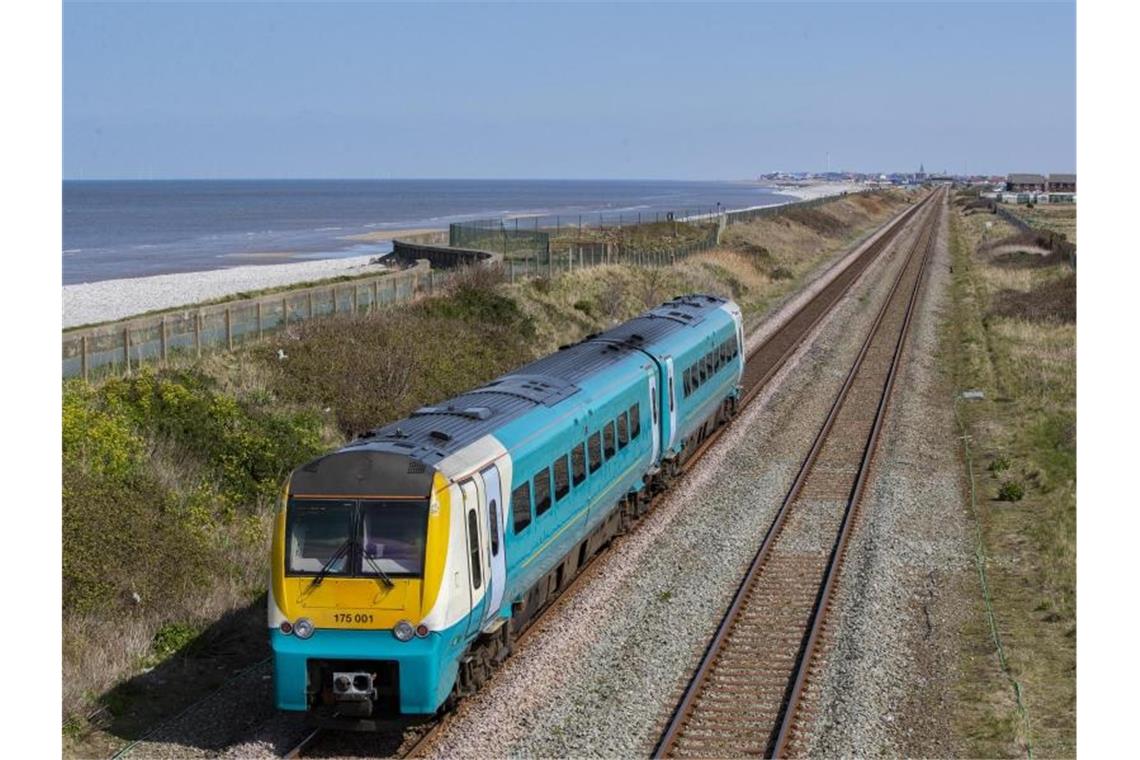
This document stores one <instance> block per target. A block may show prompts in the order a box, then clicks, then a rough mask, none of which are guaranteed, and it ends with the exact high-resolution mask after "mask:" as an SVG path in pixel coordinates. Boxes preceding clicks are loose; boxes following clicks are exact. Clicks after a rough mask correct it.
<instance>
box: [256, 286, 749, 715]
mask: <svg viewBox="0 0 1140 760" xmlns="http://www.w3.org/2000/svg"><path fill="white" fill-rule="evenodd" d="M743 346H744V332H743V325H742V320H741V314H740V309H739V307H738V306H737V305H736V304H735V303H733V302H732V301H728V300H725V299H723V298H719V297H716V296H707V295H690V296H683V297H679V298H676V299H674V300H672V301H669V302H667V303H665V304H663V305H662V306H660V307H657V308H655V309H652V310H650V311H648V312H646V313H644V314H642V315H641V316H639V317H637V318H635V319H632V320H630V321H629V322H626V323H624V324H622V325H619V326H617V327H615V328H613V329H611V330H608V331H606V332H603V333H600V334H596V335H592V336H589V337H588V338H586V339H585V340H583V341H581V342H580V343H576V344H574V345H571V346H565V347H563V348H562V349H560V350H559V351H557V352H556V353H553V354H551V355H549V356H546V357H544V358H542V359H539V360H537V361H535V362H532V363H531V364H528V365H526V366H524V367H522V368H520V369H518V370H516V371H514V372H511V373H510V374H507V375H504V376H502V377H500V378H498V379H496V380H493V381H491V382H489V383H487V384H486V385H483V386H481V387H478V388H475V389H473V390H471V391H468V392H466V393H464V394H462V395H460V396H457V397H455V398H453V399H450V400H448V401H444V402H442V403H439V404H436V405H434V406H427V407H423V408H421V409H418V410H416V411H415V412H413V413H412V414H411V416H409V417H408V418H406V419H403V420H400V421H398V422H394V423H392V424H390V425H387V426H385V427H382V428H379V429H377V430H374V431H372V432H370V433H368V434H366V435H365V436H363V437H361V438H360V439H358V440H356V441H354V442H353V443H351V444H349V445H347V446H345V447H343V448H341V449H339V450H337V451H335V452H333V453H331V454H328V455H326V456H323V457H320V458H318V459H315V460H313V461H311V462H309V463H308V464H305V465H304V466H302V467H300V468H298V469H297V470H296V471H294V472H293V473H292V475H291V477H290V479H289V482H288V484H287V486H286V489H285V494H284V497H283V500H282V503H281V505H280V508H279V509H278V512H277V515H276V520H275V525H274V532H273V548H272V569H273V572H272V587H271V588H270V591H269V603H268V606H269V628H270V638H271V643H272V647H273V653H274V671H275V690H276V701H277V706H278V708H280V709H282V710H292V711H298V712H305V713H307V714H308V715H309V716H310V717H311V718H312V719H313V720H315V721H316V722H317V723H323V724H325V725H336V726H344V727H353V728H368V727H370V726H373V725H375V721H376V720H377V719H382V718H390V717H393V716H395V715H401V714H402V715H413V714H431V713H434V712H436V711H437V710H438V709H439V708H440V707H441V706H442V705H444V704H445V703H446V702H448V701H449V700H453V699H455V698H458V697H462V696H464V695H466V694H469V693H471V692H472V691H474V690H475V689H477V688H478V687H479V686H480V685H481V684H482V682H483V681H484V680H485V679H486V678H487V676H488V675H489V673H490V671H491V670H492V669H493V667H494V666H495V665H497V664H498V663H500V662H501V661H502V660H503V659H504V658H505V657H506V656H507V655H508V654H509V653H510V649H511V645H512V642H513V640H514V637H515V636H516V635H517V634H518V632H519V631H521V630H522V628H524V627H525V625H526V624H527V622H528V621H529V620H530V619H531V618H532V617H533V616H534V615H535V614H536V612H538V611H539V610H541V609H542V608H543V607H544V606H545V604H546V603H547V602H548V601H550V600H552V599H553V598H554V597H555V596H557V594H558V593H559V592H560V591H561V589H562V588H563V587H565V585H566V584H567V583H568V582H569V581H570V579H571V578H573V577H574V575H575V574H577V573H578V571H579V570H580V569H581V568H582V566H584V565H585V564H586V562H587V561H588V560H589V559H590V558H591V557H592V556H593V555H594V554H595V553H596V552H597V551H598V550H599V549H601V548H602V547H603V546H604V545H605V544H607V543H608V542H609V541H610V539H611V538H613V537H614V536H615V535H617V534H619V533H621V532H622V531H623V530H624V529H625V528H626V527H627V526H628V525H629V523H630V521H631V520H632V519H634V518H635V517H636V516H638V515H639V514H641V512H642V511H644V510H645V509H646V508H647V505H648V504H649V501H650V495H651V494H652V493H654V492H656V491H659V490H661V489H663V488H665V487H667V486H668V483H669V481H670V479H671V478H672V477H673V476H674V475H675V474H676V473H677V472H678V466H679V464H681V463H682V462H683V461H684V459H685V457H687V456H688V455H690V454H691V453H692V451H693V450H694V449H695V448H696V446H697V444H699V443H700V442H701V441H702V440H703V439H704V438H705V437H706V436H707V435H708V434H709V433H711V432H712V430H713V429H714V428H716V427H717V426H718V425H720V424H721V423H723V422H724V421H725V420H727V419H728V418H729V417H730V416H731V415H732V414H733V413H734V412H735V409H736V404H737V399H738V396H739V393H740V379H741V375H742V373H743V368H744V357H743V355H742V351H743Z"/></svg>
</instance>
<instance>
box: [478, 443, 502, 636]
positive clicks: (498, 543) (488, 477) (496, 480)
mask: <svg viewBox="0 0 1140 760" xmlns="http://www.w3.org/2000/svg"><path fill="white" fill-rule="evenodd" d="M479 475H480V477H481V478H482V480H483V493H485V494H486V500H487V526H486V527H487V537H488V538H487V540H488V542H489V544H490V546H489V547H488V551H487V552H486V553H487V554H488V555H489V556H490V563H489V564H490V568H491V576H490V578H489V579H488V593H489V595H490V601H489V602H488V604H487V609H486V611H485V612H484V614H483V621H484V623H490V622H492V621H494V619H495V616H496V615H497V614H498V613H499V608H500V607H502V606H503V592H504V590H505V589H506V586H507V555H506V551H505V547H504V545H503V525H504V522H503V519H504V516H505V511H506V510H505V508H504V504H503V502H504V501H505V500H504V499H503V486H502V479H501V478H500V477H499V468H498V467H496V466H495V465H491V466H490V467H488V468H487V469H485V470H483V471H482V472H480V473H479Z"/></svg>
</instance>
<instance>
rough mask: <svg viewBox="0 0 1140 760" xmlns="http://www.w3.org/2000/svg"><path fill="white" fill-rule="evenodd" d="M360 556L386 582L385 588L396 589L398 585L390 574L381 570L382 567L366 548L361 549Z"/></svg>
mask: <svg viewBox="0 0 1140 760" xmlns="http://www.w3.org/2000/svg"><path fill="white" fill-rule="evenodd" d="M360 556H361V557H364V559H365V560H366V561H367V562H368V564H369V566H370V567H371V568H372V569H373V570H375V571H376V575H378V576H379V577H380V580H382V581H384V585H385V586H387V587H388V588H395V587H396V583H395V582H394V581H393V580H392V577H391V576H390V575H388V573H386V572H384V570H383V569H381V567H380V565H379V564H378V563H377V562H376V560H374V559H373V558H372V557H371V556H370V555H369V554H368V551H367V550H366V549H365V548H364V546H363V545H362V546H361V547H360Z"/></svg>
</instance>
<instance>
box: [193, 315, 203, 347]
mask: <svg viewBox="0 0 1140 760" xmlns="http://www.w3.org/2000/svg"><path fill="white" fill-rule="evenodd" d="M194 354H195V355H196V356H198V357H201V356H202V312H201V311H196V312H194Z"/></svg>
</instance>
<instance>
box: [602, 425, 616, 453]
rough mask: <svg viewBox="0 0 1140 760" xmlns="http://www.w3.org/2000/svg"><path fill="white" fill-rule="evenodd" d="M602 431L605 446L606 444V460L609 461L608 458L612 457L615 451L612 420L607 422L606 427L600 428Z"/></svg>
mask: <svg viewBox="0 0 1140 760" xmlns="http://www.w3.org/2000/svg"><path fill="white" fill-rule="evenodd" d="M602 431H603V433H604V438H605V444H606V445H605V454H606V459H609V458H610V457H612V456H613V455H614V452H615V451H617V448H616V447H615V446H614V422H613V420H610V421H609V422H607V423H606V426H605V427H604V428H602Z"/></svg>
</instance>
